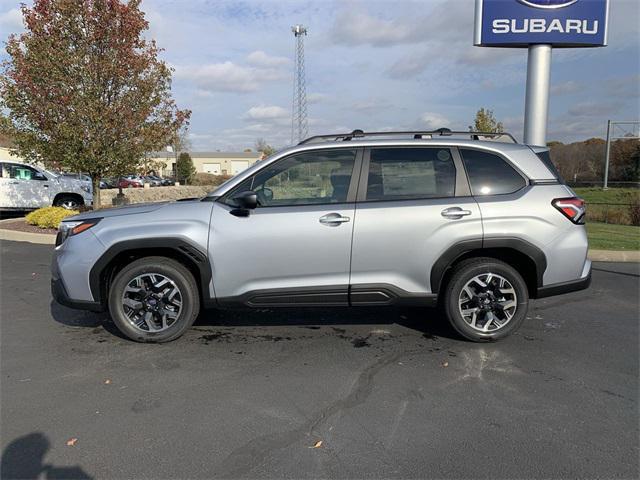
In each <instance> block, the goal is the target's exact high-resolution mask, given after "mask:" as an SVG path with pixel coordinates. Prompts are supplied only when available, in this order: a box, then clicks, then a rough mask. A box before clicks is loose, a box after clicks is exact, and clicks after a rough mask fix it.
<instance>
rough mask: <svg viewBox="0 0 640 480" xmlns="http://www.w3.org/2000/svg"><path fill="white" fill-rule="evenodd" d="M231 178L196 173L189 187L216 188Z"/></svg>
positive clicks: (229, 176)
mask: <svg viewBox="0 0 640 480" xmlns="http://www.w3.org/2000/svg"><path fill="white" fill-rule="evenodd" d="M230 178H231V175H214V174H212V173H196V174H195V175H194V176H193V179H192V180H191V185H197V186H201V185H202V186H212V187H216V186H218V185H220V184H221V183H222V182H225V181H227V180H228V179H230Z"/></svg>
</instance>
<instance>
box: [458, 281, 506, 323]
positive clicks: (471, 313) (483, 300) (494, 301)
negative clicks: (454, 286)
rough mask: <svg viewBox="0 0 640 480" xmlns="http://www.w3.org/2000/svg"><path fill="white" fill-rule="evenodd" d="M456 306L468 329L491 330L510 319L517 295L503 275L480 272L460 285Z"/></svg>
mask: <svg viewBox="0 0 640 480" xmlns="http://www.w3.org/2000/svg"><path fill="white" fill-rule="evenodd" d="M458 306H459V307H458V308H459V310H460V314H461V315H462V318H463V319H464V321H465V323H467V324H468V325H469V326H470V327H471V328H473V329H474V330H477V331H479V332H482V333H493V332H495V331H497V330H500V329H501V328H504V327H505V326H506V325H507V324H508V323H509V322H510V321H511V319H512V318H513V316H514V315H515V313H516V310H517V308H518V297H517V295H516V291H515V289H514V288H513V285H512V284H511V283H510V282H509V281H508V280H507V279H506V278H504V277H503V276H501V275H498V274H495V273H482V274H480V275H476V276H475V277H473V278H472V279H471V280H469V281H468V282H467V283H466V284H465V285H464V287H462V291H461V292H460V295H459V297H458Z"/></svg>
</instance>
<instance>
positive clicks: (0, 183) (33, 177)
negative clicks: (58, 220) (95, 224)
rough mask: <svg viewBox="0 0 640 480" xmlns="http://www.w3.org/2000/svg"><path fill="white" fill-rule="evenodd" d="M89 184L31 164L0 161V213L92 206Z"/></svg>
mask: <svg viewBox="0 0 640 480" xmlns="http://www.w3.org/2000/svg"><path fill="white" fill-rule="evenodd" d="M91 191H92V188H91V182H88V181H86V180H79V179H75V178H69V177H64V176H61V175H58V174H55V173H53V172H50V171H48V170H44V169H41V168H38V167H36V166H34V165H28V164H26V163H20V162H16V161H12V160H2V159H0V210H35V209H36V208H41V207H50V206H52V205H53V206H57V207H64V208H68V209H70V210H74V209H77V208H79V207H81V206H83V205H91V204H92V203H93V195H92V193H91Z"/></svg>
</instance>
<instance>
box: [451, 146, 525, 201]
mask: <svg viewBox="0 0 640 480" xmlns="http://www.w3.org/2000/svg"><path fill="white" fill-rule="evenodd" d="M460 155H462V160H463V162H464V166H465V168H466V170H467V175H468V177H469V183H470V184H471V194H472V195H474V196H483V195H503V194H506V193H513V192H517V191H518V190H520V189H521V188H523V187H524V186H526V184H527V182H526V180H525V179H524V178H523V177H522V175H520V174H519V173H518V172H517V171H516V170H515V169H514V168H513V167H512V166H511V165H509V164H508V163H507V162H506V161H505V160H504V159H502V158H501V157H499V156H498V155H494V154H493V153H489V152H483V151H481V150H470V149H464V148H461V149H460Z"/></svg>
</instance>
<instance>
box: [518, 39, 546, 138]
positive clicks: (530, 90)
mask: <svg viewBox="0 0 640 480" xmlns="http://www.w3.org/2000/svg"><path fill="white" fill-rule="evenodd" d="M550 77H551V45H546V44H544V45H530V46H529V55H528V59H527V93H526V97H525V102H524V143H526V144H529V145H540V146H545V145H546V144H547V118H548V113H549V81H550Z"/></svg>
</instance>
